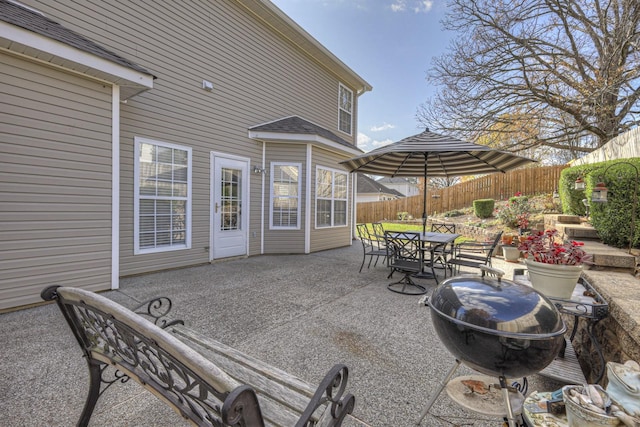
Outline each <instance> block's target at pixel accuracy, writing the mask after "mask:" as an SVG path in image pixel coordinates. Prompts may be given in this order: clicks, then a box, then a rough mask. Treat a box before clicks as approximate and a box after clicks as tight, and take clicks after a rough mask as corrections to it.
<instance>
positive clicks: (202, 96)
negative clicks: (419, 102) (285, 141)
mask: <svg viewBox="0 0 640 427" xmlns="http://www.w3.org/2000/svg"><path fill="white" fill-rule="evenodd" d="M24 3H26V4H27V5H29V6H32V7H35V8H37V9H40V10H41V11H43V12H44V13H45V14H46V15H47V16H49V17H51V18H52V19H55V20H57V21H59V22H60V23H62V24H63V25H65V26H67V27H68V28H70V29H73V30H75V31H78V32H79V33H81V34H83V35H85V36H87V37H89V38H91V39H92V40H94V41H96V42H97V43H99V44H101V45H103V46H105V47H107V48H109V49H111V50H113V51H115V52H117V53H119V54H121V55H122V56H124V57H126V58H127V59H130V60H132V61H135V62H136V63H138V64H140V65H141V66H143V67H145V68H146V69H147V70H149V71H150V72H151V73H152V74H154V75H155V76H156V77H157V79H156V80H155V81H154V88H153V89H152V90H150V91H147V92H144V93H142V94H141V95H138V96H136V97H134V98H132V99H131V100H129V101H128V102H127V104H122V105H121V139H120V142H121V144H120V148H121V170H122V173H121V187H120V189H121V198H120V203H121V215H120V219H121V227H120V255H121V257H120V274H121V276H126V275H131V274H139V273H144V272H150V271H155V270H161V269H167V268H176V267H182V266H187V265H195V264H199V263H205V262H208V260H209V253H208V252H207V249H206V248H207V247H208V246H209V244H210V243H209V239H210V215H211V209H210V200H209V199H210V172H211V165H210V153H211V152H212V151H216V152H220V153H226V154H230V155H237V156H242V157H246V158H248V159H249V160H250V162H251V165H254V164H261V163H262V145H261V143H259V142H256V141H253V140H250V139H249V138H248V136H247V131H248V128H250V127H252V126H255V125H257V124H261V123H265V122H270V121H273V120H278V119H281V118H283V117H287V116H291V115H299V116H301V117H303V118H305V119H307V120H310V121H312V122H314V123H316V124H318V125H320V126H323V127H325V128H327V129H329V130H332V131H333V132H334V133H336V134H338V135H340V136H341V137H342V138H345V139H347V140H348V141H350V142H352V143H354V144H355V134H356V132H355V129H354V135H353V136H348V135H346V134H343V133H341V132H339V131H338V111H337V99H338V98H337V97H338V85H339V81H338V80H337V78H336V77H335V76H334V75H333V74H331V73H329V72H328V71H326V69H325V68H323V67H322V66H320V65H319V64H318V63H317V62H316V61H315V60H314V59H312V58H310V57H308V56H307V55H306V54H305V53H304V52H302V51H300V50H299V49H298V48H296V47H295V46H294V45H293V44H292V43H291V42H290V41H288V40H285V39H283V38H281V37H280V36H279V35H278V33H276V32H275V31H273V29H272V28H270V27H267V26H265V25H264V24H262V23H261V22H260V21H258V20H257V19H256V18H255V17H254V16H253V15H251V14H249V13H248V12H247V10H246V9H244V7H242V6H239V5H238V4H237V3H236V2H235V1H233V0H216V1H200V2H173V1H151V0H147V1H143V0H139V1H135V2H120V1H115V0H105V1H101V2H83V1H72V0H60V1H57V2H46V3H44V4H43V3H40V2H37V1H35V0H25V1H24ZM203 79H206V80H208V81H210V82H212V83H213V90H212V91H211V92H207V91H204V90H203V89H202V80H203ZM355 112H356V111H355V109H354V120H355ZM136 136H137V137H144V138H150V139H154V140H158V141H163V142H167V143H171V144H177V145H182V146H187V147H191V148H192V149H193V165H192V166H193V187H192V190H193V193H192V247H191V249H188V250H178V251H169V252H163V253H156V254H143V255H135V256H134V255H133V239H134V236H133V161H134V159H133V140H134V138H135V137H136ZM279 160H281V159H279ZM296 161H297V162H304V161H305V158H304V157H302V158H298V159H296ZM249 179H250V195H251V199H250V205H249V206H250V209H251V212H250V215H251V217H250V221H249V223H250V229H249V230H248V239H249V255H256V254H259V253H260V241H261V237H262V236H261V235H260V228H259V227H256V224H258V221H260V205H261V193H262V190H261V186H260V185H261V179H260V176H259V175H254V174H250V176H249ZM266 182H268V180H266ZM264 191H265V195H266V196H268V189H267V188H265V190H264ZM267 220H268V216H267V215H265V221H267ZM267 229H268V227H265V230H267ZM254 233H255V235H254ZM295 241H296V242H297V238H296V240H295ZM302 241H303V240H301V242H302ZM269 243H272V240H271V238H270V239H269ZM301 244H302V246H301V247H302V250H303V243H301Z"/></svg>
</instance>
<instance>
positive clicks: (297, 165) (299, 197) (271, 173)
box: [269, 162, 302, 230]
mask: <svg viewBox="0 0 640 427" xmlns="http://www.w3.org/2000/svg"><path fill="white" fill-rule="evenodd" d="M277 166H292V167H295V168H297V169H298V195H297V197H296V200H297V202H298V203H297V205H298V212H297V215H296V219H297V224H296V226H295V227H293V226H281V225H279V226H275V225H273V188H274V185H273V180H274V178H275V173H274V170H275V168H276V167H277ZM301 178H302V163H299V162H271V165H270V171H269V230H300V223H301V222H302V217H301V208H302V180H301Z"/></svg>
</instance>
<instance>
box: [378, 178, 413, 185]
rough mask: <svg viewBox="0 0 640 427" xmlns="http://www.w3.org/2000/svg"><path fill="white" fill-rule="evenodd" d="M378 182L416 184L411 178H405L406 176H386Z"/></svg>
mask: <svg viewBox="0 0 640 427" xmlns="http://www.w3.org/2000/svg"><path fill="white" fill-rule="evenodd" d="M378 182H380V183H384V184H412V185H416V183H415V182H411V180H410V179H409V178H404V177H389V176H386V177H384V178H380V179H379V180H378Z"/></svg>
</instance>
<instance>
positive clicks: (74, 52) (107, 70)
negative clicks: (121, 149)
mask: <svg viewBox="0 0 640 427" xmlns="http://www.w3.org/2000/svg"><path fill="white" fill-rule="evenodd" d="M0 24H1V25H0V46H3V47H5V48H7V49H8V50H11V51H14V52H17V53H20V54H23V55H26V56H29V57H32V58H34V59H37V60H40V61H45V62H48V63H50V64H54V65H58V66H61V67H63V68H68V69H72V70H74V71H78V72H80V73H82V74H86V75H90V76H93V77H96V78H100V79H102V80H106V81H109V82H112V83H114V84H118V85H119V86H122V87H124V89H123V92H124V93H123V95H124V96H123V97H122V98H123V99H128V98H130V97H131V96H134V95H136V94H138V93H140V92H142V91H144V90H148V89H151V88H152V87H153V79H154V78H155V77H154V76H153V75H152V74H151V73H150V72H149V71H147V70H146V69H144V68H143V67H141V66H139V65H137V64H135V63H134V62H132V61H129V60H128V59H126V58H124V57H122V56H120V55H118V54H117V53H115V52H112V51H110V50H109V49H106V48H104V47H102V46H100V45H99V44H97V43H94V42H93V41H91V40H89V39H88V38H86V37H84V36H82V35H80V34H78V33H76V32H75V31H72V30H70V29H68V28H66V27H64V26H62V25H60V24H59V23H58V22H56V21H53V20H52V19H49V18H47V17H46V16H45V15H44V14H42V13H40V12H38V11H36V10H35V9H32V8H28V7H25V6H23V5H21V4H18V3H15V2H13V1H11V0H0ZM52 40H53V41H56V42H58V43H53V44H52V43H51V41H52ZM100 60H102V61H100ZM108 64H112V65H111V66H108Z"/></svg>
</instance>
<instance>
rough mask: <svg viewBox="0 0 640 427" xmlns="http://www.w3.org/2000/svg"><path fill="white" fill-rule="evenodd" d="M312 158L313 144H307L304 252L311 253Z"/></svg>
mask: <svg viewBox="0 0 640 427" xmlns="http://www.w3.org/2000/svg"><path fill="white" fill-rule="evenodd" d="M312 159H313V145H311V144H307V159H306V161H307V174H306V175H307V177H306V178H307V179H306V180H305V185H306V191H305V193H306V195H305V210H304V214H305V218H304V223H305V225H304V253H305V254H308V253H311V206H312V205H311V188H312V187H311V185H312V183H313V181H312V180H311V174H312V172H313V165H312V163H311V161H312Z"/></svg>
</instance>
